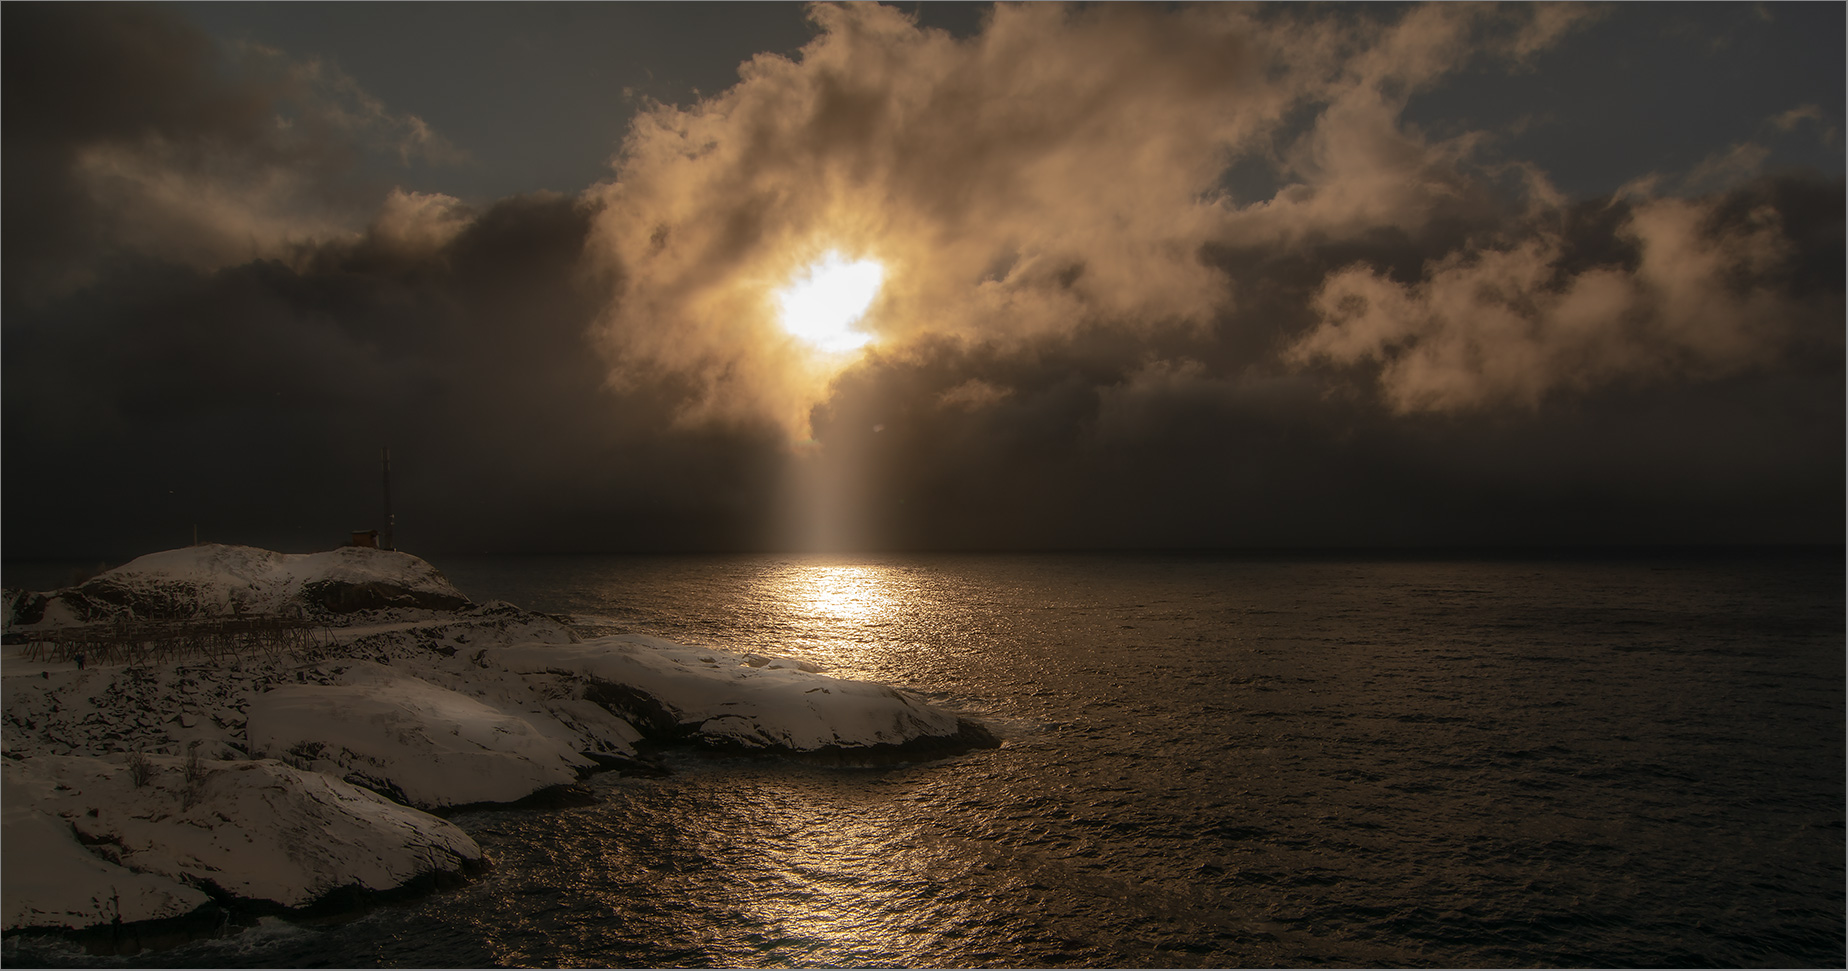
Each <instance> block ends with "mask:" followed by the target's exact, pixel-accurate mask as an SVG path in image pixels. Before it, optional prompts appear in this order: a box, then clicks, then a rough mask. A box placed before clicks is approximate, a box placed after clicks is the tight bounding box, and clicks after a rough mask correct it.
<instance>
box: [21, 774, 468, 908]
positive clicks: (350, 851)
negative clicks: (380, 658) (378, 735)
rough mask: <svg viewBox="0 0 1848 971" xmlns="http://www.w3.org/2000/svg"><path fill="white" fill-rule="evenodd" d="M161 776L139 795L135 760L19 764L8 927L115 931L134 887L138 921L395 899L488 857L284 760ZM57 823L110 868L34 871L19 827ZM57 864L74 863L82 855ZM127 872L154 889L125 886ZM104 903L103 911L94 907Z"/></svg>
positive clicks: (412, 815)
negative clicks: (118, 903) (203, 908)
mask: <svg viewBox="0 0 1848 971" xmlns="http://www.w3.org/2000/svg"><path fill="white" fill-rule="evenodd" d="M147 765H148V769H149V773H150V774H149V778H148V779H147V780H146V784H145V785H141V786H137V785H136V784H135V781H134V778H133V775H134V774H133V772H132V771H131V769H130V767H129V765H128V762H127V760H126V759H101V758H90V757H70V756H42V757H39V758H34V759H26V760H19V761H14V760H8V761H7V762H6V764H5V779H4V786H5V793H6V802H7V807H6V808H7V817H6V818H7V852H8V859H7V861H6V862H7V865H6V867H5V868H4V874H3V877H0V879H4V894H3V896H4V897H5V899H6V908H7V924H6V929H8V930H12V929H15V928H19V927H27V926H59V925H71V926H82V925H85V924H95V923H104V922H106V921H108V920H110V919H113V916H114V914H113V912H112V910H111V909H105V908H109V907H110V905H109V904H108V903H107V901H109V900H110V898H111V897H112V896H113V895H114V894H115V893H116V892H118V891H119V890H120V889H121V888H122V887H123V886H124V885H127V886H129V887H131V888H133V889H134V892H133V894H132V895H131V896H130V897H127V898H125V900H124V905H123V911H122V919H123V920H125V921H127V920H139V919H147V918H146V916H144V915H160V916H168V915H172V914H173V913H174V912H176V911H177V912H179V913H184V912H186V911H189V910H191V909H192V907H196V906H197V905H198V904H199V903H202V902H203V900H201V899H200V898H201V896H202V895H200V894H199V892H198V891H199V889H208V888H209V889H215V890H217V891H220V892H223V893H227V894H231V895H233V896H236V897H239V898H242V899H246V900H259V901H269V902H272V903H275V904H279V905H281V906H284V907H303V906H307V905H309V904H312V903H314V902H315V901H316V900H318V899H320V898H321V897H323V896H325V895H326V894H328V893H331V892H333V891H335V890H340V889H344V888H349V887H355V888H359V889H362V890H389V889H392V888H396V887H400V886H403V885H404V884H406V883H408V882H410V881H412V880H414V879H417V878H418V877H420V876H427V875H430V874H432V873H433V872H439V871H440V872H453V871H456V870H458V869H460V868H461V867H462V866H463V865H464V864H465V863H467V862H473V861H476V860H479V859H480V858H481V848H480V847H479V846H477V845H475V841H474V840H472V839H470V838H469V837H468V835H467V834H465V833H463V832H462V831H461V830H460V829H458V828H456V826H455V825H454V824H452V823H449V822H448V821H446V820H442V819H438V818H437V817H435V816H431V815H429V814H427V813H423V812H420V811H418V810H415V809H411V808H409V807H406V806H401V805H398V804H396V803H393V802H391V801H390V800H388V799H385V798H384V797H382V796H379V795H377V794H375V793H372V792H368V791H366V790H364V789H361V788H358V787H356V786H352V785H348V784H347V783H344V782H341V781H340V780H338V779H334V778H332V777H329V776H326V775H322V774H320V773H316V772H303V771H301V770H299V769H295V768H292V767H290V766H288V765H284V764H283V763H281V762H278V761H275V760H261V761H239V762H223V761H205V760H201V761H200V762H198V763H197V771H196V772H195V773H192V774H190V777H189V773H188V771H187V766H186V763H185V760H182V759H179V758H174V757H170V756H148V757H147ZM15 814H18V818H17V822H16V819H15ZM57 819H61V820H63V821H64V822H63V825H64V828H65V829H66V830H67V831H69V830H74V832H75V833H76V835H77V836H78V837H79V838H81V840H82V841H83V842H84V843H88V844H90V845H91V846H93V847H96V848H98V849H99V850H100V851H101V852H102V853H104V854H105V855H106V856H107V857H108V859H107V861H106V862H105V861H103V860H96V862H98V863H99V864H102V865H101V866H88V865H72V864H71V863H68V862H67V863H66V865H62V866H58V867H57V868H56V869H55V870H45V869H40V868H39V867H36V866H32V865H26V866H21V865H20V863H21V861H20V860H19V859H17V858H15V857H13V856H12V853H13V851H14V848H15V847H18V846H20V845H21V844H19V843H15V842H14V836H15V827H16V826H17V827H19V828H18V830H17V832H18V833H19V835H20V836H22V837H23V838H26V839H30V838H31V834H33V833H34V832H35V831H38V832H41V833H42V832H43V831H44V830H45V829H46V828H47V827H49V828H51V829H53V830H55V829H56V828H57V827H58V825H59V824H58V823H56V822H53V820H57ZM73 845H75V844H74V842H73ZM31 852H36V851H31ZM48 855H56V856H63V857H66V858H68V857H70V854H69V852H68V848H59V849H54V850H50V851H48ZM92 859H93V860H95V859H96V858H94V857H92ZM29 860H30V856H29ZM111 864H113V866H112V865H111ZM123 869H127V870H130V871H134V873H135V874H138V875H142V876H145V877H149V878H151V879H148V880H144V881H141V882H139V883H134V882H129V881H125V880H124V879H123V876H122V873H121V872H120V871H121V870H123ZM194 888H198V889H194ZM92 898H94V899H95V900H97V901H99V902H100V903H98V904H96V905H86V904H85V903H83V902H84V901H88V900H90V899H92ZM131 900H132V901H133V903H132V904H131V903H130V902H129V901H131ZM188 904H191V905H192V906H187V905H188ZM131 907H132V908H133V909H132V910H131ZM131 914H132V915H133V916H131Z"/></svg>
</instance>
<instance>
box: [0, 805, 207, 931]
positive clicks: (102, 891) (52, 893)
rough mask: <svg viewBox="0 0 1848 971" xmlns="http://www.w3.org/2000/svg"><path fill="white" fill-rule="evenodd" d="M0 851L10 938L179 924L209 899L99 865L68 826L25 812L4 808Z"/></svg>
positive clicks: (1, 900)
mask: <svg viewBox="0 0 1848 971" xmlns="http://www.w3.org/2000/svg"><path fill="white" fill-rule="evenodd" d="M6 783H7V785H9V786H10V785H12V784H13V780H12V779H11V778H8V779H7V780H6ZM9 802H10V799H9ZM0 844H4V845H5V847H6V866H5V869H4V873H5V876H4V890H5V892H4V893H0V911H3V913H0V917H3V918H4V924H3V925H0V926H4V927H5V929H6V930H9V931H11V930H17V929H19V928H23V927H90V926H94V925H96V924H107V923H110V922H112V921H114V920H116V919H117V918H120V919H121V920H122V921H123V922H124V923H132V922H134V921H142V920H165V919H167V918H171V917H184V916H186V915H187V914H190V913H192V912H193V911H195V910H197V909H199V908H200V907H203V906H205V905H206V904H208V903H211V900H212V898H210V897H208V896H206V894H205V893H204V892H203V891H201V890H197V889H195V888H193V887H189V886H187V885H185V884H183V883H180V882H178V881H176V880H172V879H169V878H167V877H162V876H153V875H150V874H145V873H136V872H135V871H133V870H130V869H128V868H126V867H122V866H117V865H116V864H114V863H110V862H109V861H107V860H104V859H102V858H101V857H99V856H97V855H96V854H95V853H92V852H90V850H89V849H87V848H85V847H84V845H83V844H82V843H80V842H78V841H77V833H76V830H74V829H72V828H71V824H70V823H69V822H67V821H65V820H64V819H63V818H62V817H60V816H57V815H54V814H52V813H48V812H45V811H43V810H39V809H34V808H32V807H30V806H25V805H17V806H16V805H8V806H7V807H6V814H5V824H4V827H3V828H0Z"/></svg>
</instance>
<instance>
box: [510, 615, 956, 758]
mask: <svg viewBox="0 0 1848 971" xmlns="http://www.w3.org/2000/svg"><path fill="white" fill-rule="evenodd" d="M483 659H484V660H485V661H487V662H488V663H489V664H493V665H497V666H500V667H503V668H505V669H507V670H510V671H516V672H521V673H527V674H534V673H540V672H554V673H562V674H566V675H573V676H577V677H580V678H583V679H585V680H586V681H588V682H591V683H593V684H601V685H622V686H626V687H628V688H631V689H634V690H636V691H639V692H641V693H643V694H645V695H647V696H649V698H650V699H652V700H653V701H654V702H656V703H658V704H659V705H660V706H661V708H662V709H664V711H662V712H661V715H662V716H665V718H668V719H671V720H672V721H673V722H674V723H676V724H677V725H678V726H679V727H680V728H681V730H682V731H685V732H688V733H690V734H692V735H693V736H696V737H699V738H703V739H704V740H706V741H709V742H714V743H719V744H721V745H727V746H732V747H738V748H745V749H765V748H781V749H789V750H792V751H798V752H801V751H815V750H822V749H864V748H872V747H875V746H884V745H902V744H904V743H906V742H911V741H915V740H918V739H920V738H930V737H944V736H952V735H955V734H956V732H957V730H958V726H959V723H958V719H957V718H956V716H955V715H952V714H950V713H949V712H946V711H943V710H941V709H937V708H932V707H929V706H927V705H924V704H922V703H919V702H915V701H913V700H911V699H910V698H908V697H906V696H905V695H904V694H903V693H901V692H898V691H894V690H893V689H891V688H889V687H886V686H885V685H882V684H873V683H871V682H866V681H844V680H841V679H838V678H832V677H829V676H827V675H825V674H820V673H816V672H814V671H812V670H806V669H807V668H810V667H812V666H811V665H804V664H798V663H797V662H793V661H781V660H772V659H768V658H764V657H761V656H758V655H746V654H735V653H732V652H730V651H720V650H712V649H707V648H691V647H685V646H682V645H679V644H675V643H673V642H671V641H664V640H661V639H659V638H654V637H648V636H646V635H640V634H622V635H613V636H610V637H602V638H597V639H595V640H591V641H585V642H583V643H580V644H568V645H549V646H543V647H542V646H536V645H514V646H508V647H501V648H492V649H490V650H488V651H487V652H486V653H485V655H484V656H483ZM638 714H639V713H638ZM657 717H660V716H657Z"/></svg>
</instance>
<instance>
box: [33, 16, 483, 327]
mask: <svg viewBox="0 0 1848 971" xmlns="http://www.w3.org/2000/svg"><path fill="white" fill-rule="evenodd" d="M5 27H6V30H5V40H4V43H5V66H4V71H5V112H4V117H5V136H6V137H5V143H4V152H5V164H6V167H7V171H8V178H7V180H6V186H5V190H4V192H5V198H4V203H5V207H6V210H7V219H6V225H5V232H6V239H5V242H6V244H7V245H6V248H7V251H8V270H9V272H8V273H7V276H6V285H7V288H8V290H9V291H10V292H11V291H18V292H22V293H29V294H32V295H36V296H41V297H42V296H45V295H48V294H52V293H59V292H65V291H68V290H69V289H70V288H72V287H74V286H77V285H79V284H81V283H83V282H86V281H89V280H92V279H95V274H96V273H97V270H98V267H99V265H100V264H101V262H102V261H106V260H109V259H112V258H115V257H118V256H121V255H124V254H140V255H143V256H156V257H158V258H161V259H164V260H168V261H172V262H177V263H182V264H185V265H188V266H193V267H197V268H201V269H210V268H215V267H221V266H228V265H233V264H237V263H242V262H244V261H247V260H250V259H257V258H273V257H278V256H284V255H287V254H288V253H289V252H291V251H292V250H294V249H298V248H300V247H302V246H305V245H309V244H312V243H314V242H317V241H324V240H330V239H333V238H336V237H339V236H342V235H351V234H353V233H355V232H356V231H357V230H359V229H360V228H362V227H363V226H364V225H365V223H366V221H367V219H368V214H369V210H371V209H372V208H373V207H374V206H376V205H377V204H378V200H379V198H380V196H381V195H383V189H382V188H380V187H378V186H375V185H373V184H371V183H370V181H369V180H368V179H366V178H365V177H363V176H361V175H360V174H359V171H358V163H359V161H360V160H361V158H362V157H364V156H365V155H366V154H367V153H384V154H389V155H394V156H396V157H397V158H399V159H400V160H401V161H402V162H403V163H404V164H406V165H408V164H411V163H413V162H416V163H418V164H424V163H443V164H447V163H453V162H455V161H457V160H458V159H459V157H460V156H459V153H457V152H456V150H455V149H454V148H453V147H450V146H449V145H448V144H447V143H446V142H445V141H444V140H443V139H442V138H441V136H440V135H438V134H437V133H435V132H434V131H432V130H431V129H430V127H429V126H428V125H427V124H425V123H424V122H423V121H422V120H421V119H418V118H416V117H415V116H411V115H404V114H398V113H394V112H392V111H390V110H388V109H387V108H386V107H385V106H384V105H383V104H382V103H380V102H379V101H378V100H377V99H376V98H373V97H371V96H370V95H368V94H367V93H366V92H365V91H364V90H363V89H362V88H361V87H360V86H359V85H358V84H357V83H356V82H355V81H354V80H353V79H352V78H350V77H347V76H345V75H343V74H341V73H340V72H339V71H337V70H334V69H333V68H331V67H329V66H327V65H325V64H323V63H321V62H318V61H314V60H309V61H304V62H297V61H293V60H291V59H289V58H288V57H286V56H284V55H283V54H281V53H280V52H277V51H274V50H270V49H267V48H263V47H260V46H256V45H249V44H243V45H231V46H227V47H219V46H217V45H215V44H214V43H213V42H212V41H211V39H209V38H207V37H206V36H205V35H204V34H202V33H200V32H199V31H198V30H197V29H195V28H193V27H192V26H191V25H189V24H187V23H186V22H185V21H183V20H181V19H180V18H179V17H178V16H177V15H176V14H174V13H172V12H171V11H169V10H166V9H164V8H161V7H157V6H152V5H145V6H144V5H129V6H117V5H110V4H81V5H63V4H43V5H32V6H25V7H17V8H13V7H9V8H8V9H7V10H6V12H5Z"/></svg>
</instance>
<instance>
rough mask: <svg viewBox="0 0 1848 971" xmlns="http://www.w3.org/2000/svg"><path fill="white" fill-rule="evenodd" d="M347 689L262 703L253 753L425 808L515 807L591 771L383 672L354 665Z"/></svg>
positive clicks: (447, 694)
mask: <svg viewBox="0 0 1848 971" xmlns="http://www.w3.org/2000/svg"><path fill="white" fill-rule="evenodd" d="M341 682H342V683H340V684H336V685H287V686H284V687H281V688H277V689H276V690H274V691H269V692H265V693H264V694H262V695H259V696H258V697H257V698H256V699H255V700H254V701H253V702H252V704H251V707H250V712H249V716H248V719H249V720H248V722H247V725H246V733H247V735H248V737H249V739H250V751H251V754H253V755H256V756H259V757H261V756H264V755H271V756H277V757H281V756H283V755H285V754H295V755H297V756H298V757H300V758H304V759H310V760H314V761H315V762H316V765H315V768H317V769H322V768H323V764H324V765H325V767H326V770H331V771H333V772H334V773H336V774H338V775H341V776H344V777H346V778H350V779H351V778H354V777H358V779H363V780H365V782H366V784H368V785H369V786H374V787H382V788H386V789H387V790H388V791H389V790H395V792H396V794H398V795H401V796H402V801H404V802H406V803H408V804H410V805H412V806H418V807H421V808H426V809H433V808H438V807H442V806H455V805H462V804H466V803H474V802H513V801H515V800H517V799H520V798H522V797H525V796H527V795H530V794H531V793H533V792H535V791H537V790H539V789H544V788H546V787H548V786H556V785H565V784H568V783H571V782H574V781H576V779H577V777H578V773H577V770H578V769H579V768H588V767H590V766H592V765H594V764H595V763H593V762H592V761H591V760H589V759H587V758H585V757H583V756H581V755H579V754H577V753H576V752H575V751H573V750H572V749H571V748H569V747H567V746H566V745H565V744H564V743H563V742H562V741H560V740H559V739H557V738H553V737H551V736H548V735H545V734H542V733H541V732H540V731H539V730H538V729H536V728H534V727H533V725H532V723H531V722H528V721H527V720H526V719H524V718H521V717H519V716H518V715H512V714H507V713H505V712H502V711H500V710H499V709H497V708H493V707H490V706H488V705H485V704H483V703H481V702H479V701H476V700H475V699H473V698H470V697H468V696H466V695H463V694H460V693H458V692H455V691H450V690H448V689H445V688H439V687H437V686H436V685H433V684H430V683H429V682H427V681H424V680H421V679H419V678H414V677H410V676H407V675H404V674H402V673H398V672H394V671H392V670H391V669H390V668H388V667H385V666H384V665H380V664H375V663H370V662H361V663H359V664H355V665H354V666H352V667H350V668H347V669H346V670H345V672H343V674H342V676H341ZM355 781H358V780H357V779H356V780H355Z"/></svg>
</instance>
